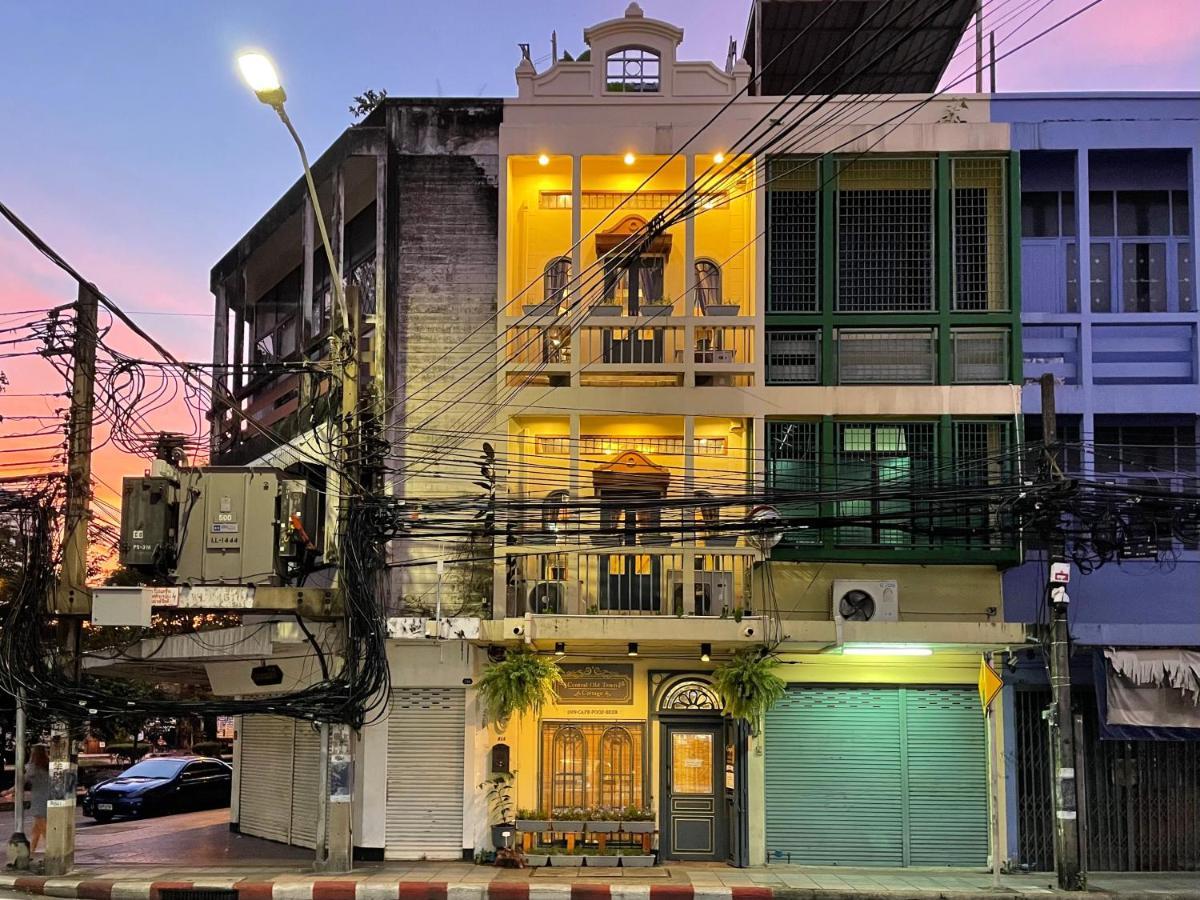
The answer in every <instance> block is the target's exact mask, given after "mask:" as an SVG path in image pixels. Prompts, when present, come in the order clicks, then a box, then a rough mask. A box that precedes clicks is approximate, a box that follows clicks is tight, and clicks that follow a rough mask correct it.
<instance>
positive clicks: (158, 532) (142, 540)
mask: <svg viewBox="0 0 1200 900" xmlns="http://www.w3.org/2000/svg"><path fill="white" fill-rule="evenodd" d="M178 524H179V504H178V503H177V502H176V491H175V485H174V482H173V481H172V480H171V479H170V478H162V477H154V476H143V477H132V478H125V479H122V481H121V544H120V550H119V556H120V561H121V565H123V566H128V567H130V568H132V569H143V570H145V569H151V570H160V571H164V572H165V571H166V570H167V569H169V568H171V567H172V566H173V565H174V563H175V549H176V547H175V543H176V534H177V528H178Z"/></svg>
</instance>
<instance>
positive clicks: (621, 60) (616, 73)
mask: <svg viewBox="0 0 1200 900" xmlns="http://www.w3.org/2000/svg"><path fill="white" fill-rule="evenodd" d="M659 68H660V63H659V56H658V54H657V53H655V52H654V51H653V50H647V49H646V48H644V47H620V48H618V49H616V50H614V51H613V52H612V53H610V54H608V59H607V60H606V61H605V71H604V75H605V79H604V89H605V90H606V91H611V92H613V93H626V94H656V93H658V88H659Z"/></svg>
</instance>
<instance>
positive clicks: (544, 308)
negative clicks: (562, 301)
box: [521, 303, 558, 316]
mask: <svg viewBox="0 0 1200 900" xmlns="http://www.w3.org/2000/svg"><path fill="white" fill-rule="evenodd" d="M521 309H522V310H523V311H524V313H525V315H527V316H554V315H558V303H526V304H525V305H524V306H523V307H521Z"/></svg>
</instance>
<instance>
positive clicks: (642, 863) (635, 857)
mask: <svg viewBox="0 0 1200 900" xmlns="http://www.w3.org/2000/svg"><path fill="white" fill-rule="evenodd" d="M652 865H654V854H653V853H636V852H635V853H626V852H625V851H622V852H621V868H623V869H633V868H639V869H648V868H650V867H651V866H652Z"/></svg>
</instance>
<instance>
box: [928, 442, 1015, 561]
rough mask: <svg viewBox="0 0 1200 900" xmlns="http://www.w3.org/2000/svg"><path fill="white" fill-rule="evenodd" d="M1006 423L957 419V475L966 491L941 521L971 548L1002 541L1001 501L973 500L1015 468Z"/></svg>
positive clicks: (1002, 480)
mask: <svg viewBox="0 0 1200 900" xmlns="http://www.w3.org/2000/svg"><path fill="white" fill-rule="evenodd" d="M1010 434H1011V432H1010V429H1009V426H1008V423H1007V422H955V423H954V474H955V478H956V479H957V480H958V483H959V484H960V485H962V486H964V487H968V488H973V489H976V490H972V491H967V492H965V493H964V496H963V497H962V498H961V502H959V503H958V504H957V505H956V506H955V510H956V512H955V513H954V514H953V515H951V516H947V517H945V518H944V519H943V520H942V525H943V527H945V528H947V529H950V533H951V534H952V535H953V536H954V537H955V540H956V543H960V544H963V545H965V546H970V547H996V546H1000V545H1001V544H1002V542H1003V528H1002V524H1003V523H1002V522H1001V520H1000V512H999V504H998V503H997V502H995V501H991V500H988V499H987V498H986V496H985V497H983V498H981V499H972V495H976V494H980V493H984V492H986V489H987V488H989V487H994V486H996V485H1000V484H1003V483H1004V482H1005V481H1006V480H1007V476H1008V474H1009V473H1010V472H1011V471H1012V468H1013V454H1012V448H1011V444H1010V441H1009V435H1010Z"/></svg>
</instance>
